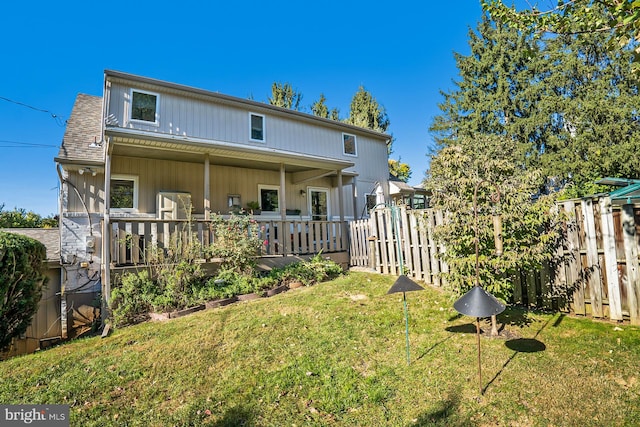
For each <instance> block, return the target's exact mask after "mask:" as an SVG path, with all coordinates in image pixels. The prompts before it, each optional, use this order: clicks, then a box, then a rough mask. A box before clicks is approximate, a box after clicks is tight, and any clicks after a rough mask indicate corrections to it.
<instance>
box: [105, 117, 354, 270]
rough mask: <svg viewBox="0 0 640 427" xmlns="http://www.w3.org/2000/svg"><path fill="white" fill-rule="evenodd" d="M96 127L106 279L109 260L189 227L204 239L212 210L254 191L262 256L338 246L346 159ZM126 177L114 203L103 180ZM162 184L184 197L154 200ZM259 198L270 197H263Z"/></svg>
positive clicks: (342, 243) (136, 258)
mask: <svg viewBox="0 0 640 427" xmlns="http://www.w3.org/2000/svg"><path fill="white" fill-rule="evenodd" d="M105 135H106V136H107V139H106V147H105V154H106V156H105V166H104V173H105V186H104V189H105V194H104V203H105V206H104V216H103V223H102V230H103V241H102V251H101V252H102V254H103V256H102V262H103V274H104V277H105V278H106V279H107V281H108V280H109V277H108V276H109V270H110V269H111V268H113V267H118V266H132V265H139V264H141V263H144V260H145V257H146V252H147V250H148V248H149V247H156V248H157V247H160V248H168V247H169V243H170V241H171V239H172V238H173V239H175V238H177V236H183V237H184V238H194V236H195V238H197V239H198V240H199V242H200V243H201V245H202V247H207V246H208V245H210V244H211V243H212V242H213V241H214V239H215V236H214V235H213V232H212V228H211V223H210V219H211V217H212V215H213V213H216V214H220V215H222V216H226V215H231V214H232V213H234V211H236V212H237V210H238V208H242V209H244V210H247V211H249V208H247V207H246V204H247V202H249V201H256V200H257V201H258V203H259V204H260V205H261V206H260V208H263V209H262V212H261V213H260V214H255V212H254V214H255V215H254V219H255V220H256V222H257V223H258V225H259V229H260V230H261V231H260V232H261V233H262V235H261V236H260V238H261V239H262V240H263V241H264V247H263V248H262V249H263V250H262V252H263V253H262V255H263V256H281V257H282V256H298V255H306V254H314V253H318V252H321V251H322V252H323V253H335V252H346V251H347V249H348V237H347V222H346V221H347V219H349V217H353V212H356V211H357V194H356V174H354V173H352V172H348V171H345V169H348V168H350V167H352V166H353V163H351V162H348V161H345V160H341V159H334V158H326V157H318V156H310V155H306V154H302V153H296V152H290V151H284V150H275V149H271V148H267V147H265V146H263V145H258V144H253V145H239V144H231V143H227V142H224V141H211V140H201V139H197V138H188V137H183V136H180V135H158V134H154V133H153V132H141V131H140V130H136V131H132V130H129V129H125V128H109V127H107V129H106V131H105ZM127 177H131V189H130V191H131V194H130V199H131V202H130V203H131V205H130V206H126V207H125V208H122V207H121V206H118V207H114V206H113V204H114V200H115V199H114V195H113V194H112V193H111V192H112V191H113V190H114V186H113V181H114V179H115V180H118V179H120V180H121V181H124V182H126V179H127ZM120 190H121V188H119V189H118V191H120ZM125 190H128V189H126V188H125ZM165 193H171V194H176V195H180V194H187V195H188V205H189V206H186V204H185V203H184V201H182V200H177V201H175V202H176V203H175V205H176V206H174V207H172V206H170V204H169V205H166V204H164V202H161V194H163V195H164V194H165ZM274 196H275V198H274ZM127 197H128V196H127ZM163 197H164V196H163ZM265 197H271V199H273V200H271V199H270V200H269V203H268V206H266V205H265V203H266V199H265ZM345 202H346V203H345ZM116 203H119V201H118V202H116ZM181 205H182V206H181ZM264 208H267V209H264ZM345 212H346V213H345ZM205 258H206V254H203V260H204V259H205Z"/></svg>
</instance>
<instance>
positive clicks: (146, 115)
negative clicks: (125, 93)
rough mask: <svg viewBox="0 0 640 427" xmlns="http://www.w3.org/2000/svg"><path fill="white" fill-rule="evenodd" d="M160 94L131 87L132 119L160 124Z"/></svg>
mask: <svg viewBox="0 0 640 427" xmlns="http://www.w3.org/2000/svg"><path fill="white" fill-rule="evenodd" d="M158 98H159V97H158V94H157V93H152V92H143V91H139V90H134V89H131V120H137V121H140V122H145V123H152V124H155V125H157V124H158Z"/></svg>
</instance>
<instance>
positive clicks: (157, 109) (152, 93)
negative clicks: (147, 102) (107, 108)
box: [129, 88, 160, 126]
mask: <svg viewBox="0 0 640 427" xmlns="http://www.w3.org/2000/svg"><path fill="white" fill-rule="evenodd" d="M133 92H138V93H143V94H145V95H154V96H155V97H156V115H155V121H153V122H148V121H146V120H140V119H134V118H132V117H133ZM158 117H160V94H159V93H156V92H149V91H148V90H140V89H135V88H131V90H130V91H129V121H130V122H132V123H140V124H145V125H151V126H160V122H159V120H158Z"/></svg>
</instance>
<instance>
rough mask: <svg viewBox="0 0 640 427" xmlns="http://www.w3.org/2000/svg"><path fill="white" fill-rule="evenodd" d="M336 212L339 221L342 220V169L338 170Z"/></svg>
mask: <svg viewBox="0 0 640 427" xmlns="http://www.w3.org/2000/svg"><path fill="white" fill-rule="evenodd" d="M338 212H339V214H340V222H344V191H343V189H342V170H338Z"/></svg>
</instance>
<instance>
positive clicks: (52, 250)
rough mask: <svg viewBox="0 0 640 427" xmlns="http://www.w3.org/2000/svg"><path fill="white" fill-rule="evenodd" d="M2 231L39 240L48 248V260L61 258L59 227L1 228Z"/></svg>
mask: <svg viewBox="0 0 640 427" xmlns="http://www.w3.org/2000/svg"><path fill="white" fill-rule="evenodd" d="M0 230H1V231H4V232H7V233H13V234H21V235H23V236H27V237H30V238H32V239H34V240H37V241H39V242H40V243H42V244H43V245H44V246H45V247H46V248H47V260H48V261H59V260H60V229H59V228H0Z"/></svg>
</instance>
